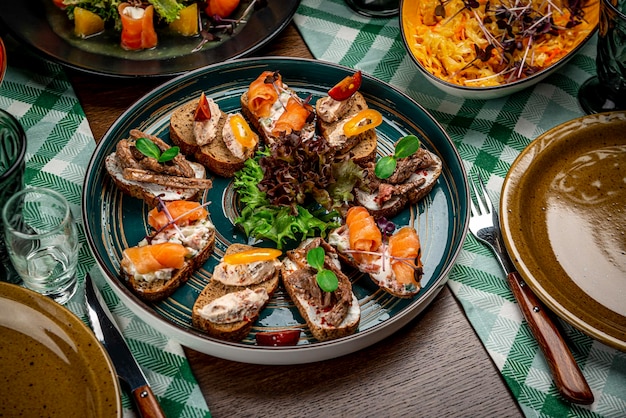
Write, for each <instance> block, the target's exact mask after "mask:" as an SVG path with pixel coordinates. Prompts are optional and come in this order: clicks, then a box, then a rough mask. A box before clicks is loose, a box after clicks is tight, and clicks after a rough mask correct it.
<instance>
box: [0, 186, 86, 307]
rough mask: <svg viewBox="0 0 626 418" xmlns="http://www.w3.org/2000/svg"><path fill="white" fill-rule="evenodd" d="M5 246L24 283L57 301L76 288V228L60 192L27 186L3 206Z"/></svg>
mask: <svg viewBox="0 0 626 418" xmlns="http://www.w3.org/2000/svg"><path fill="white" fill-rule="evenodd" d="M2 221H3V223H4V234H5V242H6V246H7V250H8V252H9V257H10V259H11V262H12V263H13V266H14V267H15V269H16V270H17V272H18V273H19V275H20V276H21V277H22V280H23V281H24V285H25V286H26V287H27V288H29V289H32V290H34V291H36V292H39V293H41V294H43V295H46V296H48V297H50V298H52V299H54V300H55V301H57V302H58V303H60V304H64V303H65V302H67V301H68V300H69V299H70V298H71V297H72V296H73V295H74V292H75V291H76V287H77V280H76V265H77V262H78V249H79V245H78V231H77V228H76V223H75V222H74V217H73V216H72V211H71V210H70V206H69V204H68V202H67V200H66V199H65V198H64V197H63V195H62V194H60V193H58V192H56V191H54V190H50V189H46V188H41V187H27V188H25V189H23V190H22V191H20V192H18V193H16V194H14V195H13V196H11V197H10V198H9V200H8V201H7V202H6V204H5V205H4V208H3V209H2Z"/></svg>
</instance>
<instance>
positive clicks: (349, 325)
mask: <svg viewBox="0 0 626 418" xmlns="http://www.w3.org/2000/svg"><path fill="white" fill-rule="evenodd" d="M318 240H321V238H318ZM314 241H315V239H312V240H307V241H304V242H302V243H301V244H300V246H298V248H296V249H294V250H291V251H290V253H291V254H290V255H288V257H285V259H284V260H283V268H282V276H283V286H284V287H285V290H286V291H287V293H288V294H289V296H290V298H291V300H292V301H293V303H294V304H295V305H296V308H297V309H298V312H300V315H301V316H302V318H304V320H305V321H306V323H307V326H308V327H309V331H310V332H311V334H312V335H313V337H315V339H317V340H318V341H328V340H334V339H337V338H342V337H346V336H348V335H351V334H353V333H354V332H355V331H356V330H357V328H358V326H359V323H360V320H361V307H360V306H359V301H358V299H357V298H356V296H355V295H354V293H352V302H351V305H350V309H349V311H348V314H347V315H346V317H345V318H344V320H343V322H342V323H341V324H340V325H338V326H334V325H331V324H329V323H327V322H325V321H324V320H323V319H322V318H321V317H320V316H319V315H316V313H317V311H318V309H319V308H316V307H315V306H312V305H311V304H310V303H309V302H308V301H307V300H306V298H305V297H304V296H303V295H302V294H301V292H299V291H298V289H296V284H295V282H297V280H296V281H292V280H291V278H292V277H294V276H293V275H295V274H297V273H296V272H297V270H299V269H301V268H302V267H304V268H310V267H309V266H308V264H307V263H306V252H307V251H308V250H307V248H309V244H310V242H314ZM323 246H324V250H325V251H326V257H330V259H333V258H334V257H338V253H337V252H336V251H335V249H334V248H333V247H331V246H330V245H327V244H326V245H323ZM294 260H300V261H299V262H294ZM299 264H300V265H299ZM338 267H340V266H338ZM333 271H334V272H335V274H336V275H337V276H338V278H339V280H341V281H342V282H347V283H349V282H350V281H349V279H348V277H347V276H346V275H345V274H344V273H343V272H341V271H340V269H339V268H337V269H334V270H333Z"/></svg>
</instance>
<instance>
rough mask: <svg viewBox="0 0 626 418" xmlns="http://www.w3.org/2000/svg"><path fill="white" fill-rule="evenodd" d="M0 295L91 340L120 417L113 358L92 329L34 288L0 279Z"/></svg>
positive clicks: (121, 413)
mask: <svg viewBox="0 0 626 418" xmlns="http://www.w3.org/2000/svg"><path fill="white" fill-rule="evenodd" d="M12 293H13V294H15V293H21V294H22V295H23V296H24V297H25V298H30V299H32V300H36V301H37V306H31V305H27V304H24V303H21V302H20V301H19V300H16V299H14V298H13V297H11V294H12ZM0 297H3V298H9V299H11V300H13V301H16V302H18V303H20V304H21V305H23V306H27V307H29V308H31V309H34V310H35V311H37V312H39V313H40V314H42V315H44V316H46V317H48V318H52V319H53V320H54V322H55V324H57V325H59V326H61V327H62V328H64V329H72V330H74V331H76V332H79V333H80V334H83V335H84V336H85V337H86V338H88V339H89V341H90V342H91V345H93V346H95V347H97V350H98V352H99V353H100V354H102V360H103V361H104V362H105V363H106V365H107V368H108V370H109V372H110V377H111V379H110V380H111V382H112V386H113V389H114V392H115V395H116V396H115V399H116V409H117V416H118V417H122V415H123V412H124V409H123V406H122V387H121V384H120V381H119V379H118V377H117V372H116V370H115V365H114V364H113V360H111V357H110V356H109V353H108V352H107V351H106V349H105V348H104V346H103V345H102V343H100V341H98V339H97V338H96V336H95V335H94V333H93V331H92V330H91V328H89V327H88V326H87V324H85V323H84V322H83V321H82V320H81V319H80V318H79V317H78V316H77V315H76V314H75V313H74V312H72V311H71V310H69V308H67V307H66V306H64V305H60V304H58V303H56V302H54V301H53V300H52V299H50V298H48V297H46V296H44V295H42V294H40V293H37V292H35V291H34V290H31V289H28V288H26V287H24V286H20V285H17V284H13V283H7V282H3V281H0ZM41 306H45V308H46V309H45V310H44V309H40V307H41ZM59 312H62V314H63V315H64V318H65V319H68V321H71V323H70V324H67V323H65V322H64V321H61V319H63V318H59V317H58V316H56V315H53V313H55V314H56V313H59ZM91 361H92V357H89V361H88V362H86V364H89V363H90V362H91ZM99 376H100V378H99V381H101V380H102V379H103V377H102V376H101V375H99Z"/></svg>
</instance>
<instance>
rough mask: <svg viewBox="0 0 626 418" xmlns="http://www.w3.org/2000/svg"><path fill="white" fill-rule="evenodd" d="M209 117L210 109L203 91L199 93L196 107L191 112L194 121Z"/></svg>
mask: <svg viewBox="0 0 626 418" xmlns="http://www.w3.org/2000/svg"><path fill="white" fill-rule="evenodd" d="M209 119H211V109H210V108H209V101H208V100H207V98H206V95H205V94H204V92H202V94H201V95H200V100H199V101H198V107H196V111H195V112H194V114H193V120H195V121H196V122H202V121H205V120H209Z"/></svg>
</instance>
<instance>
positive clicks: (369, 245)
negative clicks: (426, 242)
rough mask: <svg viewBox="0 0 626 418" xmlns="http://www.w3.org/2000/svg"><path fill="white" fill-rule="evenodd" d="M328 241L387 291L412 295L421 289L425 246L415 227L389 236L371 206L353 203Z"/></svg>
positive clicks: (406, 295)
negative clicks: (370, 209) (343, 222)
mask: <svg viewBox="0 0 626 418" xmlns="http://www.w3.org/2000/svg"><path fill="white" fill-rule="evenodd" d="M328 242H329V243H330V244H331V245H332V246H333V247H335V248H336V249H337V251H338V253H339V254H340V255H341V259H342V260H343V261H345V262H347V263H348V264H349V265H351V266H353V267H356V268H357V269H358V270H360V271H361V272H363V273H367V274H369V276H370V278H371V279H372V281H373V282H374V283H376V284H377V285H378V286H379V287H380V288H381V289H383V290H384V291H386V292H388V293H390V294H392V295H394V296H397V297H400V298H411V297H413V296H415V295H416V294H417V293H418V292H419V291H420V289H421V284H420V280H421V278H422V274H423V266H422V261H421V245H420V240H419V236H418V234H417V231H416V230H415V228H413V227H412V226H403V227H401V228H400V229H398V230H397V231H395V232H394V233H393V234H392V235H391V236H386V235H384V234H383V233H382V232H381V230H380V229H379V227H378V225H377V224H376V221H375V219H374V217H373V216H372V215H371V214H370V213H369V212H368V210H367V209H365V208H364V207H362V206H353V207H351V208H350V209H349V210H348V213H347V215H346V221H345V224H344V225H342V226H341V227H339V228H337V229H336V230H334V231H332V232H331V233H330V234H329V237H328Z"/></svg>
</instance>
